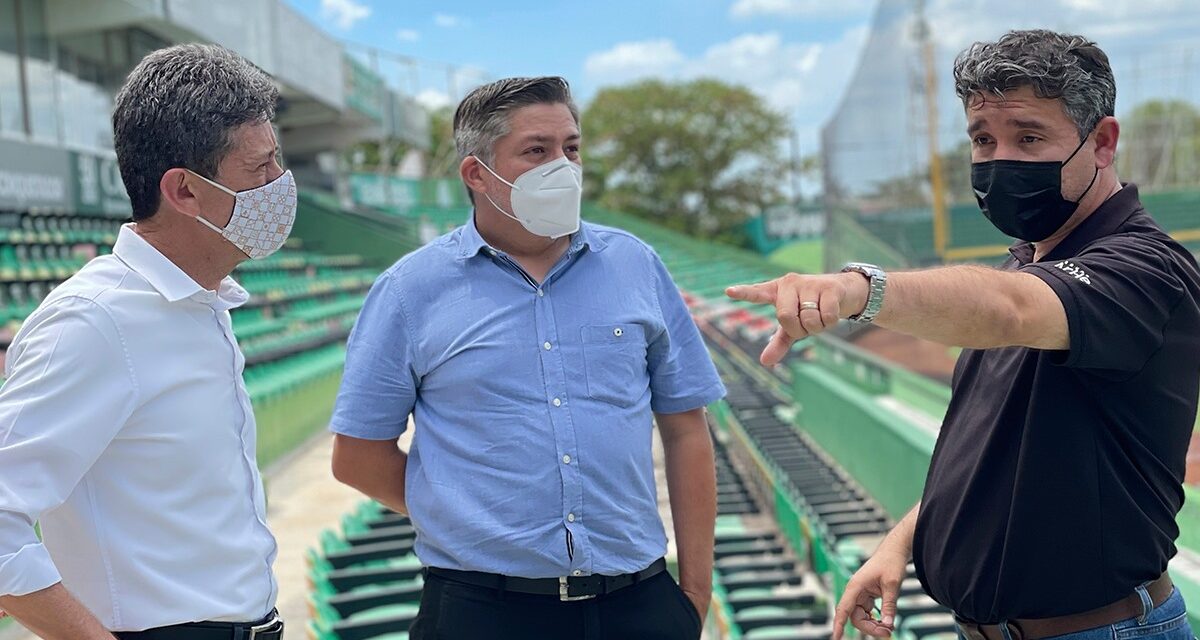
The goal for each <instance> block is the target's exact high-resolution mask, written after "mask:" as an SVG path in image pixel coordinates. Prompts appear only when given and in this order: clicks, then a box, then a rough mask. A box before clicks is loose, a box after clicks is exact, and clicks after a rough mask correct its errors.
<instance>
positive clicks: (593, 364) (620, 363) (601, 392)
mask: <svg viewBox="0 0 1200 640" xmlns="http://www.w3.org/2000/svg"><path fill="white" fill-rule="evenodd" d="M581 338H582V342H583V360H584V364H583V369H584V376H585V377H586V378H587V390H588V397H589V398H591V399H593V400H599V401H601V402H607V403H609V404H612V405H616V406H618V407H623V408H628V407H631V406H633V405H634V404H635V403H636V402H637V401H638V400H640V399H641V397H642V396H643V395H644V394H645V393H646V388H647V387H648V386H649V384H650V381H649V379H650V374H649V372H648V370H647V366H646V331H645V329H643V328H642V326H641V325H637V324H602V325H590V326H586V327H583V328H582V329H581Z"/></svg>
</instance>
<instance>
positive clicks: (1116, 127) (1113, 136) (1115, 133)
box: [1096, 116, 1121, 169]
mask: <svg viewBox="0 0 1200 640" xmlns="http://www.w3.org/2000/svg"><path fill="white" fill-rule="evenodd" d="M1120 137H1121V125H1120V124H1118V123H1117V119H1116V118H1114V117H1112V116H1107V117H1105V118H1104V119H1102V120H1100V122H1099V123H1098V124H1097V125H1096V168H1097V169H1107V168H1109V167H1110V166H1112V163H1113V158H1115V157H1116V155H1117V139H1118V138H1120Z"/></svg>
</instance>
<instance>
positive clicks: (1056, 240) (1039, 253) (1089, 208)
mask: <svg viewBox="0 0 1200 640" xmlns="http://www.w3.org/2000/svg"><path fill="white" fill-rule="evenodd" d="M1120 190H1121V181H1120V180H1118V179H1117V176H1116V175H1115V174H1113V173H1111V172H1107V171H1104V172H1101V173H1100V175H1099V176H1097V178H1096V184H1095V186H1094V187H1092V191H1091V192H1090V193H1088V194H1087V196H1086V197H1084V199H1083V200H1081V201H1080V202H1079V209H1077V210H1076V211H1075V215H1073V216H1071V219H1070V220H1067V223H1066V224H1064V225H1063V226H1062V228H1061V229H1059V230H1058V231H1057V232H1056V233H1055V234H1054V235H1052V236H1050V237H1049V238H1046V239H1045V240H1042V241H1041V242H1035V243H1033V261H1034V262H1039V261H1041V260H1042V258H1045V257H1046V256H1048V255H1050V252H1051V251H1054V249H1055V247H1057V246H1058V245H1060V244H1062V241H1063V240H1066V239H1067V236H1069V235H1071V232H1072V231H1074V230H1075V229H1076V228H1077V227H1079V225H1081V224H1083V221H1084V220H1087V219H1088V218H1090V217H1091V216H1092V214H1093V213H1095V212H1096V209H1099V208H1100V205H1102V204H1104V203H1105V202H1106V201H1107V200H1108V199H1109V198H1111V197H1113V195H1115V194H1116V193H1117V192H1118V191H1120Z"/></svg>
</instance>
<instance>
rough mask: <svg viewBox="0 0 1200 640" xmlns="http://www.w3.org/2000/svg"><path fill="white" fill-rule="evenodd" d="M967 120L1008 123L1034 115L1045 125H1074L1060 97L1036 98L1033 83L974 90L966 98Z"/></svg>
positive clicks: (969, 121)
mask: <svg viewBox="0 0 1200 640" xmlns="http://www.w3.org/2000/svg"><path fill="white" fill-rule="evenodd" d="M966 110H967V123H968V125H972V124H976V125H977V124H988V125H992V126H997V125H1003V124H1009V123H1010V122H1011V121H1012V120H1014V119H1015V120H1029V119H1036V120H1037V121H1039V122H1041V123H1042V124H1043V125H1045V126H1049V127H1055V126H1067V127H1074V124H1073V123H1072V121H1071V118H1070V116H1068V115H1067V111H1066V108H1065V107H1064V106H1063V103H1062V100H1059V99H1058V98H1039V97H1038V96H1037V95H1036V94H1035V93H1034V91H1033V87H1019V88H1017V89H1011V90H1009V91H1005V92H1004V95H1003V96H999V95H996V94H994V93H982V94H975V95H973V96H971V98H970V99H969V100H968V101H967V109H966Z"/></svg>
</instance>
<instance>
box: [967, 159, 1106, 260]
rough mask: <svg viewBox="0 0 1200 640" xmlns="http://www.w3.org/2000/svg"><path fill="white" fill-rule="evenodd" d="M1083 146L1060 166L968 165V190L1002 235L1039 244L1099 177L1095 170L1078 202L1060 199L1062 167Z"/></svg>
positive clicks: (1022, 162)
mask: <svg viewBox="0 0 1200 640" xmlns="http://www.w3.org/2000/svg"><path fill="white" fill-rule="evenodd" d="M1084 142H1087V138H1086V137H1085V138H1084V139H1083V141H1081V142H1080V143H1079V146H1078V147H1075V151H1073V152H1072V153H1071V155H1070V156H1068V157H1067V159H1066V160H1063V161H1062V162H1028V161H1025V160H989V161H988V162H979V163H975V164H972V165H971V187H973V188H974V189H975V199H976V200H978V201H979V208H980V209H982V210H983V215H985V216H987V219H988V220H991V221H992V224H994V225H996V228H997V229H999V230H1000V231H1002V232H1004V234H1005V235H1008V236H1012V237H1014V238H1017V239H1019V240H1025V241H1027V242H1041V241H1042V240H1045V239H1046V238H1049V237H1050V236H1052V235H1054V233H1055V232H1056V231H1058V230H1059V229H1061V228H1062V226H1063V225H1064V224H1066V223H1067V220H1070V219H1071V216H1073V215H1075V210H1076V209H1077V208H1079V201H1080V200H1083V197H1084V196H1086V195H1087V192H1088V191H1091V189H1092V185H1093V184H1095V183H1096V176H1098V175H1099V174H1100V169H1098V168H1097V169H1096V172H1095V173H1093V174H1092V181H1091V182H1089V183H1088V186H1087V189H1084V191H1083V194H1082V195H1080V196H1079V200H1075V201H1073V202H1072V201H1071V200H1067V199H1066V198H1063V196H1062V170H1063V167H1065V166H1066V165H1067V163H1068V162H1070V161H1071V159H1072V158H1074V157H1075V154H1076V153H1079V150H1080V149H1082V148H1083V143H1084Z"/></svg>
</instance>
